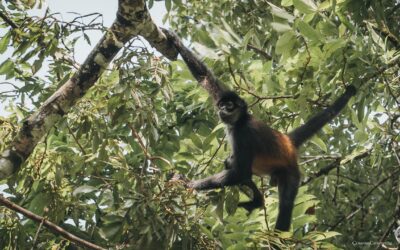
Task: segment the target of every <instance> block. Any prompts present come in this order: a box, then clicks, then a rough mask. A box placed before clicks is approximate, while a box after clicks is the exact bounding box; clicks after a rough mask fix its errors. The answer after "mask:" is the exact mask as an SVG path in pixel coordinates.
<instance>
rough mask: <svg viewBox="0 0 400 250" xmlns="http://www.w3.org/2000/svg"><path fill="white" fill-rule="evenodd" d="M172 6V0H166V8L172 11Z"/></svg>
mask: <svg viewBox="0 0 400 250" xmlns="http://www.w3.org/2000/svg"><path fill="white" fill-rule="evenodd" d="M171 7H172V2H171V0H165V8H166V9H167V11H168V12H170V11H171Z"/></svg>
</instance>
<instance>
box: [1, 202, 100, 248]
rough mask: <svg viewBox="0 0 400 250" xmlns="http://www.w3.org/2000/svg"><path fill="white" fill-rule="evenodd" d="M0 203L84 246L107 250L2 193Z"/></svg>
mask: <svg viewBox="0 0 400 250" xmlns="http://www.w3.org/2000/svg"><path fill="white" fill-rule="evenodd" d="M0 205H3V206H5V207H7V208H9V209H11V210H13V211H15V212H17V213H20V214H23V215H24V216H26V217H28V218H29V219H31V220H34V221H36V222H38V223H40V224H41V225H44V226H45V227H47V228H48V229H49V230H50V231H52V232H53V233H55V234H58V235H61V236H62V237H64V238H65V239H67V240H69V241H71V242H74V243H76V244H78V245H80V246H82V247H87V248H89V249H98V250H105V248H102V247H101V246H98V245H96V244H93V243H91V242H89V241H86V240H84V239H81V238H79V237H77V236H75V235H73V234H71V233H69V232H67V231H65V230H64V229H63V228H61V227H59V226H57V225H56V224H54V223H52V222H50V221H48V220H46V219H45V218H43V217H42V216H39V215H37V214H34V213H32V212H31V211H29V210H26V209H25V208H23V207H20V206H18V205H17V204H15V203H13V202H11V201H9V200H8V199H6V198H4V197H3V196H1V195H0Z"/></svg>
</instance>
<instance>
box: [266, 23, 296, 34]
mask: <svg viewBox="0 0 400 250" xmlns="http://www.w3.org/2000/svg"><path fill="white" fill-rule="evenodd" d="M271 27H272V28H273V29H274V30H276V31H277V32H279V33H283V32H286V31H289V30H292V27H290V26H289V25H287V24H283V23H276V22H272V23H271Z"/></svg>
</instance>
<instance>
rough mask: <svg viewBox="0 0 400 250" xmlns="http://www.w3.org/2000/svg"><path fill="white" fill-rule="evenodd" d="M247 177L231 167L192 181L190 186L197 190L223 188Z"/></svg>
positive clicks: (238, 182)
mask: <svg viewBox="0 0 400 250" xmlns="http://www.w3.org/2000/svg"><path fill="white" fill-rule="evenodd" d="M245 178H246V176H245V175H243V174H241V173H238V172H237V171H235V169H232V168H231V169H226V170H223V171H221V172H219V173H218V174H215V175H213V176H210V177H207V178H204V179H201V180H195V181H191V182H190V183H189V184H188V186H189V187H191V188H194V189H196V190H206V189H214V188H222V187H224V186H232V185H237V184H240V183H241V182H242V181H243V179H245Z"/></svg>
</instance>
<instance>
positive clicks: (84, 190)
mask: <svg viewBox="0 0 400 250" xmlns="http://www.w3.org/2000/svg"><path fill="white" fill-rule="evenodd" d="M96 190H97V188H96V187H92V186H88V185H83V186H80V187H77V188H76V189H75V190H74V191H73V192H72V195H73V196H77V195H78V194H88V193H91V192H94V191H96Z"/></svg>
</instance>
